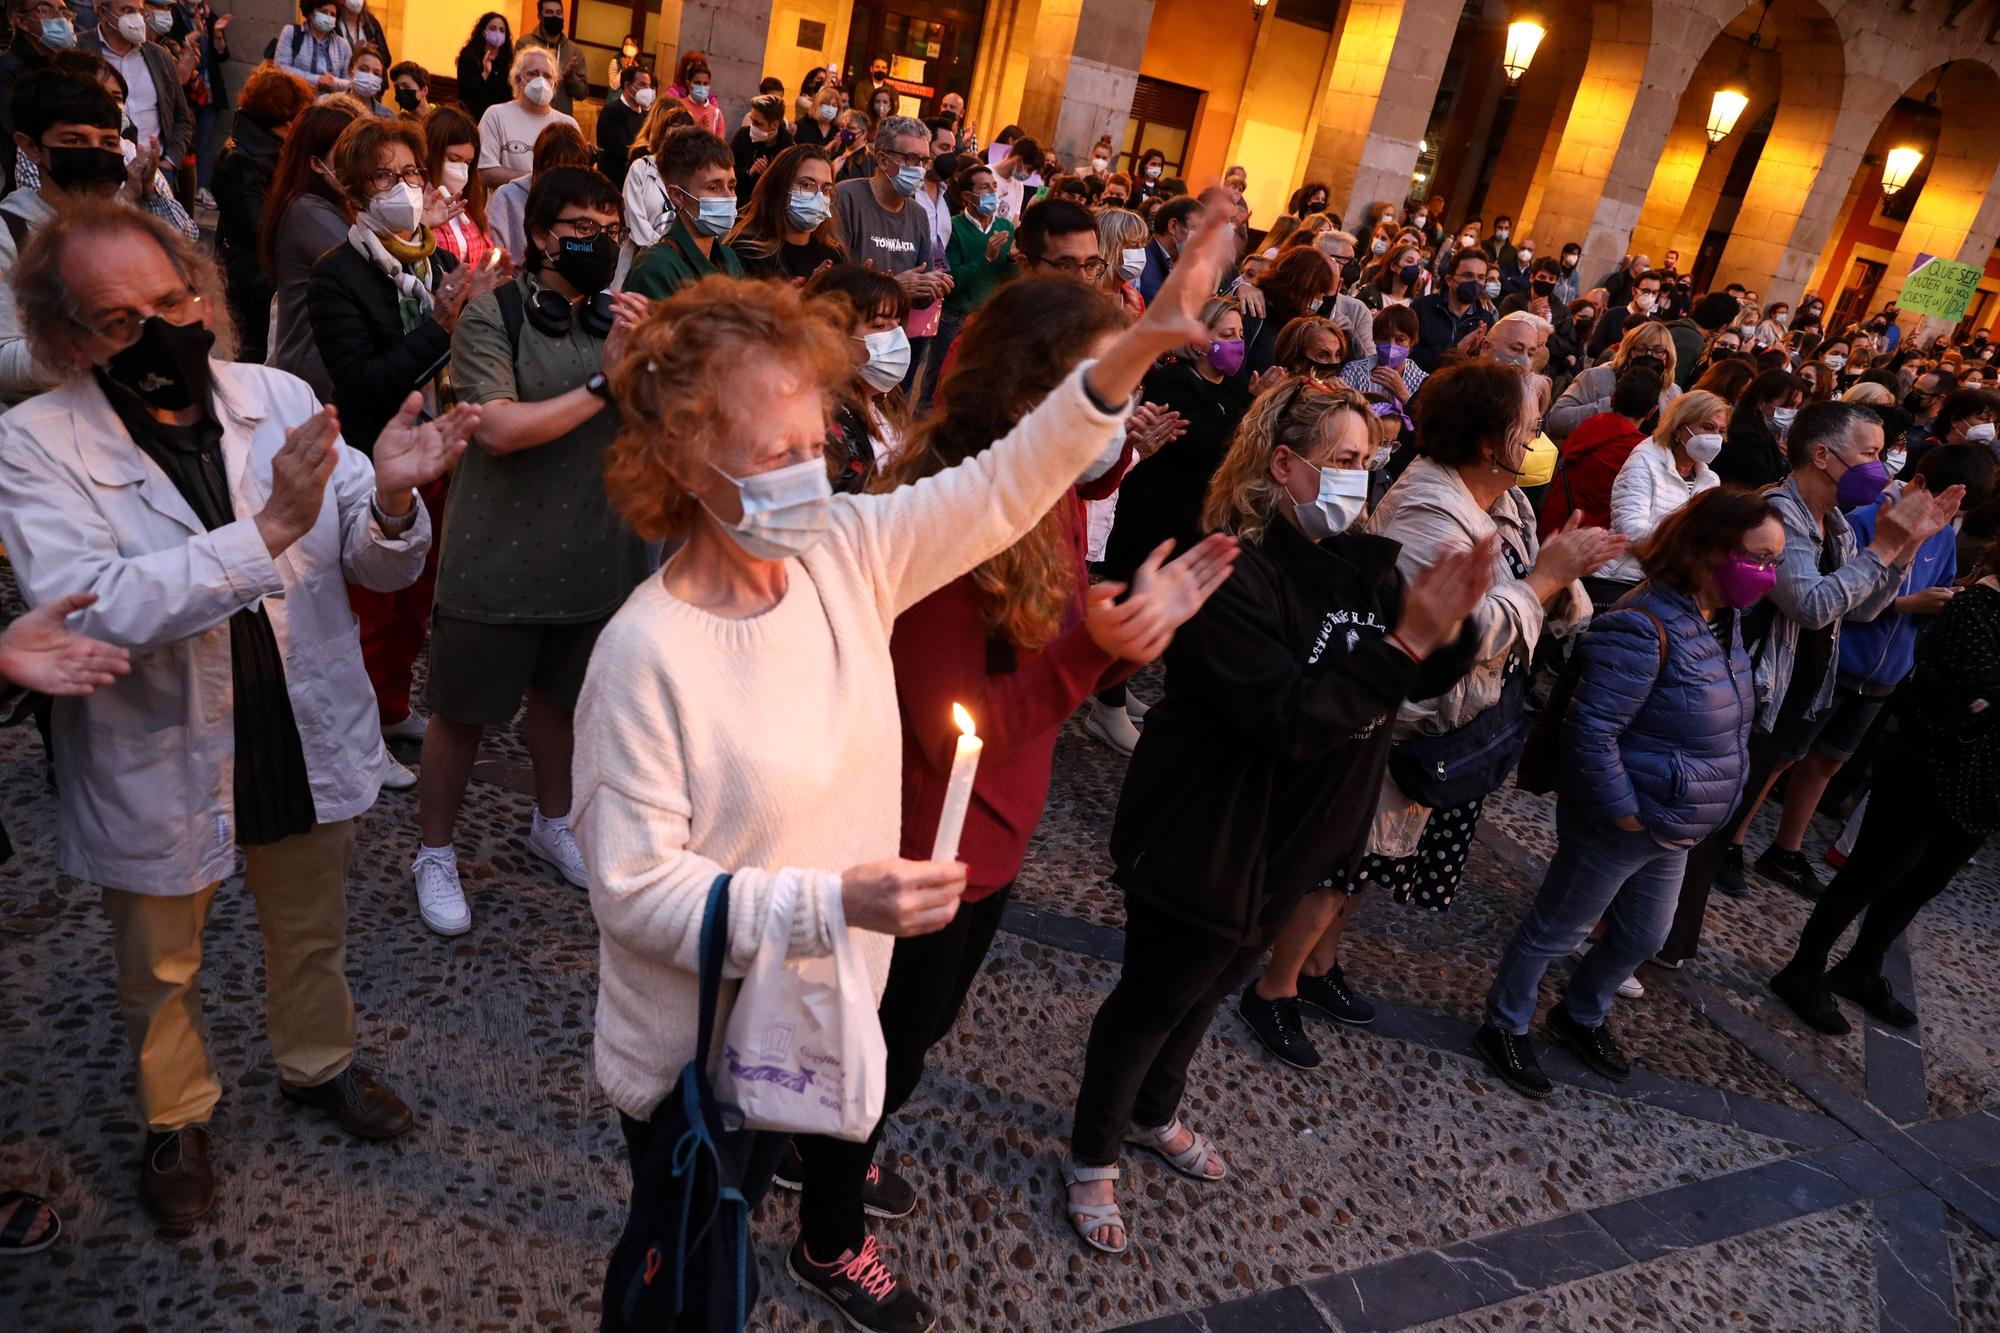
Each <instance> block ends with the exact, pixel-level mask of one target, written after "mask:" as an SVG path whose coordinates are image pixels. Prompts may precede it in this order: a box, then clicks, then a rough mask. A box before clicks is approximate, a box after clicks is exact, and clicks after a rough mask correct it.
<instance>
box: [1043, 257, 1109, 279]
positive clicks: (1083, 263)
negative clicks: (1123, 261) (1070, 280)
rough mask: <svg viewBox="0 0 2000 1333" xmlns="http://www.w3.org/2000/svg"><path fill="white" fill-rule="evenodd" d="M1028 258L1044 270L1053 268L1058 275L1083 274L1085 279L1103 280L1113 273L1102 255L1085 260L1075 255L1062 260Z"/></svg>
mask: <svg viewBox="0 0 2000 1333" xmlns="http://www.w3.org/2000/svg"><path fill="white" fill-rule="evenodd" d="M1028 258H1029V259H1031V260H1033V261H1034V262H1035V263H1036V264H1038V265H1040V266H1041V267H1043V268H1052V269H1054V270H1055V271H1056V272H1058V273H1081V274H1082V275H1083V276H1084V277H1086V278H1090V279H1092V280H1095V279H1098V278H1101V277H1103V276H1104V275H1105V274H1106V273H1108V272H1110V271H1111V265H1110V264H1108V263H1106V262H1105V261H1104V258H1103V256H1101V255H1096V256H1092V257H1091V258H1089V259H1083V260H1079V259H1077V258H1076V257H1075V256H1073V255H1065V256H1064V257H1063V258H1061V259H1039V258H1036V257H1035V256H1034V255H1030V256H1028Z"/></svg>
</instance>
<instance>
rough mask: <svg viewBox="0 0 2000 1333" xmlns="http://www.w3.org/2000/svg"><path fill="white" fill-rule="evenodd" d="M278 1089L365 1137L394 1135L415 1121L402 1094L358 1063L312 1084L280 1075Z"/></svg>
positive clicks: (352, 1132) (385, 1137)
mask: <svg viewBox="0 0 2000 1333" xmlns="http://www.w3.org/2000/svg"><path fill="white" fill-rule="evenodd" d="M278 1091H279V1092H281V1093H283V1094H284V1095H285V1096H286V1097H289V1098H290V1099H291V1100H293V1101H295V1102H298V1103H300V1104H301V1105H305V1106H311V1107H316V1108H317V1109H319V1110H321V1111H324V1112H326V1113H327V1114H328V1115H329V1116H331V1117H333V1122H334V1123H335V1124H336V1125H339V1126H340V1127H341V1128H342V1129H344V1130H346V1131H347V1132H348V1133H350V1134H354V1135H357V1136H359V1137H361V1138H364V1139H393V1138H395V1137H396V1136H397V1135H398V1134H401V1133H402V1132H403V1131H404V1130H406V1129H408V1128H409V1127H410V1126H411V1125H412V1124H413V1123H414V1122H415V1121H416V1116H414V1115H413V1114H411V1111H410V1108H409V1105H408V1104H407V1103H405V1102H404V1101H403V1099H402V1098H401V1097H398V1096H397V1095H396V1094H395V1093H393V1092H391V1091H390V1090H389V1088H388V1086H387V1085H385V1084H383V1083H381V1082H380V1081H378V1080H377V1079H376V1077H375V1075H374V1074H373V1073H372V1072H371V1071H369V1070H366V1069H363V1068H362V1067H361V1066H359V1065H349V1066H348V1067H347V1068H345V1069H343V1070H341V1071H340V1072H339V1073H338V1074H335V1075H334V1076H333V1077H332V1078H330V1079H328V1080H327V1081H326V1082H324V1083H315V1084H313V1085H312V1086H311V1087H309V1088H302V1087H299V1086H298V1085H297V1084H293V1083H287V1082H285V1081H284V1080H283V1079H280V1080H278Z"/></svg>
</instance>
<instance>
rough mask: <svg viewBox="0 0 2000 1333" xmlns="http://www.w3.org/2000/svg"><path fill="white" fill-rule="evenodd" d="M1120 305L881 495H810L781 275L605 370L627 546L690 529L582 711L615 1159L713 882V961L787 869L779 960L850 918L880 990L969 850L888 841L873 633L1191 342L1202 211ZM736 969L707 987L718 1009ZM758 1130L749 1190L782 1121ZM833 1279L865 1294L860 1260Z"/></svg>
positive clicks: (597, 673) (829, 337)
mask: <svg viewBox="0 0 2000 1333" xmlns="http://www.w3.org/2000/svg"><path fill="white" fill-rule="evenodd" d="M1202 236H1203V239H1202V240H1201V241H1200V242H1197V243H1195V244H1194V245H1192V246H1190V248H1189V249H1187V250H1186V251H1184V252H1183V254H1182V256H1181V260H1180V262H1179V263H1178V264H1176V265H1175V268H1174V272H1173V275H1172V276H1171V278H1170V279H1169V280H1168V283H1167V285H1166V286H1165V287H1163V288H1162V289H1161V291H1160V294H1159V296H1158V297H1157V298H1156V299H1155V300H1154V302H1153V304H1152V305H1151V306H1150V307H1149V308H1148V309H1147V311H1146V313H1145V315H1144V316H1143V317H1142V318H1141V319H1140V320H1139V322H1138V323H1136V324H1135V325H1133V326H1132V327H1130V328H1128V329H1126V330H1125V331H1124V332H1122V333H1121V334H1119V335H1118V336H1117V337H1116V338H1115V339H1114V340H1113V341H1111V342H1110V343H1109V344H1108V345H1107V346H1106V347H1105V348H1104V349H1103V350H1102V352H1101V353H1100V354H1099V356H1098V358H1097V360H1095V361H1094V362H1086V363H1085V364H1084V365H1082V366H1081V367H1079V368H1078V370H1077V371H1076V372H1075V373H1073V374H1072V375H1070V376H1069V377H1068V378H1067V379H1066V380H1065V381H1064V382H1063V384H1062V385H1061V387H1059V388H1058V389H1057V390H1056V391H1055V392H1054V393H1053V394H1051V395H1050V396H1049V397H1048V399H1047V400H1045V401H1044V402H1043V403H1042V404H1041V406H1039V407H1037V408H1036V409H1035V410H1034V411H1033V412H1030V413H1029V414H1028V415H1027V417H1026V418H1024V419H1023V420H1022V421H1021V423H1020V424H1019V425H1018V426H1017V427H1016V428H1015V429H1014V430H1013V431H1012V432H1011V433H1010V434H1009V435H1007V436H1006V437H1005V438H1004V439H1002V440H1001V441H1000V442H999V443H997V444H995V445H993V446H992V447H991V448H990V449H987V450H986V451H984V452H982V453H980V454H977V455H975V456H974V457H972V458H969V459H967V460H965V461H964V462H962V463H960V464H959V465H958V466H956V467H953V468H950V469H947V470H945V471H943V472H940V473H937V474H936V475H934V476H930V477H926V478H925V479H924V480H922V481H919V482H917V483H915V484H914V485H911V486H907V487H904V488H902V489H900V490H896V491H892V492H889V493H887V494H880V495H838V496H836V495H832V494H831V492H830V487H829V483H828V478H827V473H826V469H825V466H824V464H823V462H822V451H823V443H824V441H825V439H826V433H827V410H828V397H827V395H828V391H829V390H830V389H832V388H833V387H834V386H836V385H838V384H840V383H842V382H844V381H845V380H846V379H847V377H848V376H849V375H850V373H851V370H852V363H851V361H850V353H849V346H850V342H849V339H848V338H847V336H846V333H845V331H844V330H842V329H838V328H835V327H834V326H833V324H832V323H831V322H829V321H827V320H826V319H825V318H824V317H823V316H821V315H818V314H816V313H814V312H813V311H811V310H809V309H808V308H807V307H806V306H805V305H804V304H803V303H802V302H801V301H800V299H799V296H798V294H797V293H796V292H795V291H794V290H793V289H792V288H790V287H789V286H786V285H783V284H765V283H748V282H732V281H730V280H728V279H725V278H715V277H712V278H708V279H704V280H703V281H702V282H700V283H697V284H694V285H692V286H690V287H688V288H686V289H685V290H683V291H682V292H680V293H678V294H677V295H675V296H674V297H673V298H672V299H670V300H667V301H665V302H662V303H661V304H660V305H658V306H657V307H656V308H655V310H654V312H653V314H652V315H651V316H650V317H649V318H648V320H647V321H646V323H645V324H643V325H642V326H640V328H639V329H638V330H637V331H636V332H635V333H634V335H633V336H632V338H631V340H630V342H629V343H628V344H627V347H628V349H629V350H628V351H627V352H626V354H625V356H624V358H623V360H622V361H621V362H620V363H619V364H618V366H616V367H615V368H614V369H613V371H612V386H613V389H614V391H615V393H616V397H617V399H618V402H619V404H620V407H621V408H622V410H623V412H624V425H623V428H622V430H621V432H620V434H619V437H618V440H617V443H616V444H615V445H614V446H613V448H612V451H611V453H610V455H609V458H608V460H607V465H606V481H607V484H608V485H609V487H610V490H611V494H612V496H613V498H614V500H615V501H616V503H617V504H618V506H619V508H620V509H621V510H622V512H623V513H624V515H625V517H626V519H627V520H628V521H629V522H630V523H631V524H632V526H633V527H634V529H636V530H637V531H638V532H639V533H640V534H641V535H642V536H644V537H646V538H647V539H649V540H661V539H664V538H668V537H679V538H684V539H685V545H683V546H682V547H681V549H680V550H679V552H678V553H677V554H676V555H675V556H674V557H673V559H672V560H670V561H669V562H668V563H667V565H666V567H665V568H664V569H663V570H662V571H661V572H660V574H659V575H658V576H656V577H654V578H651V579H648V580H647V581H646V582H644V583H642V584H641V585H640V586H639V587H638V588H637V589H636V590H635V591H634V592H633V593H632V595H631V597H630V598H629V599H628V600H627V601H626V603H625V606H624V607H623V609H622V610H620V611H619V612H618V614H617V615H616V616H614V617H613V618H612V620H611V622H610V624H609V625H607V626H606V627H605V629H604V632H603V634H602V636H601V637H600V638H599V639H598V643H597V648H596V651H595V653H594V654H593V656H592V658H591V662H590V671H589V675H588V677H587V678H586V680H585V683H584V687H583V693H582V697H581V699H580V700H579V702H578V705H577V710H576V806H575V813H574V815H573V816H572V824H573V827H574V828H575V831H576V836H577V841H578V843H579V845H580V846H581V847H582V850H583V854H584V859H585V861H586V863H587V865H588V867H589V871H590V898H591V908H592V911H593V912H594V913H595V915H596V918H597V924H598V929H599V933H600V943H599V979H598V999H597V1033H596V1043H595V1044H596V1052H595V1054H596V1067H597V1076H598V1080H599V1082H600V1083H602V1084H603V1086H604V1090H605V1092H606V1094H607V1095H608V1096H609V1097H610V1100H611V1102H612V1104H613V1105H614V1106H616V1107H617V1108H618V1111H619V1113H620V1118H621V1124H622V1126H623V1128H624V1130H625V1133H626V1138H627V1144H628V1147H630V1148H631V1149H632V1150H633V1151H632V1155H633V1159H634V1160H635V1161H637V1160H638V1159H639V1158H640V1157H641V1156H642V1150H643V1146H644V1143H645V1141H646V1137H647V1134H648V1132H649V1129H650V1127H649V1126H648V1124H647V1123H646V1122H647V1119H648V1117H649V1116H651V1115H652V1114H653V1112H654V1109H655V1108H656V1107H657V1105H658V1104H659V1102H660V1101H661V1099H662V1098H663V1097H664V1096H665V1095H666V1093H667V1092H668V1091H669V1090H670V1088H671V1087H672V1085H673V1082H674V1080H675V1078H676V1077H677V1074H678V1072H679V1070H680V1068H681V1066H682V1065H683V1064H685V1063H686V1062H687V1061H688V1060H689V1059H690V1058H692V1056H693V1054H694V1051H695V1045H696V1031H695V1028H696V1012H697V999H698V995H697V953H698V941H699V936H700V933H701V922H702V912H703V908H704V906H705V904H706V900H707V896H708V889H709V885H710V883H711V881H712V880H713V879H714V878H715V877H716V876H717V875H718V874H724V873H727V874H730V875H732V876H733V879H732V880H731V884H730V894H729V899H730V912H729V922H728V949H727V960H726V974H727V975H730V976H736V977H740V976H741V975H742V974H743V972H744V970H745V969H746V968H747V967H748V965H749V963H750V962H751V960H752V959H753V958H754V956H755V954H756V951H757V947H758V943H759V940H760V938H761V936H762V934H763V930H764V921H765V916H766V911H767V907H768V905H769V903H770V902H771V899H772V893H773V890H774V888H776V887H777V886H778V885H779V884H780V882H781V881H784V880H786V879H788V878H789V879H791V880H794V881H796V882H797V883H798V885H799V891H798V894H797V897H796V906H795V908H794V909H793V914H792V920H791V950H792V953H793V955H794V956H817V955H824V954H826V953H828V952H830V951H831V949H832V941H833V932H834V931H837V930H842V929H852V930H854V931H855V933H856V943H857V944H858V945H859V952H860V954H861V956H862V958H863V959H864V961H865V962H866V964H867V966H868V969H869V973H870V978H871V980H872V982H873V985H874V991H875V994H874V996H873V997H871V1003H873V1002H874V1001H876V1000H879V999H880V996H881V993H882V987H883V984H884V982H885V981H886V979H887V975H888V964H889V955H890V949H891V945H892V943H893V940H892V938H891V937H892V936H896V935H921V934H925V933H928V932H930V931H934V930H937V929H940V928H941V927H943V926H944V925H945V924H946V923H948V922H949V921H950V920H951V918H952V915H953V914H954V912H955V911H956V909H957V906H958V902H959V895H960V892H961V890H962V889H963V888H964V887H965V878H966V876H965V868H964V867H963V866H962V865H956V864H936V863H930V862H920V861H907V860H901V859H898V858H897V855H896V853H897V850H898V847H899V833H900V820H901V795H900V791H901V783H902V750H901V737H902V724H901V720H900V717H899V714H898V709H897V701H896V680H895V671H894V668H893V666H892V664H891V660H890V656H889V635H890V630H891V628H892V626H893V625H894V623H895V619H896V617H897V615H898V614H900V613H901V612H902V611H903V610H904V609H906V608H907V607H909V606H911V605H913V604H914V603H916V602H918V601H919V600H921V599H922V598H924V597H926V596H928V595H929V594H931V593H932V592H935V591H936V590H937V589H939V588H940V587H942V586H944V585H945V584H947V583H949V582H951V581H952V580H953V579H956V578H957V577H959V576H960V575H961V574H964V573H965V572H966V571H968V570H970V569H972V568H973V567H974V566H976V565H978V564H980V563H981V562H982V561H984V560H986V559H988V558H990V557H991V556H993V555H995V554H997V553H999V552H1000V551H1002V550H1004V549H1006V548H1007V547H1008V546H1011V545H1012V544H1013V543H1014V542H1015V541H1016V540H1018V539H1019V538H1020V537H1021V536H1022V535H1023V534H1024V533H1026V532H1027V531H1028V530H1029V529H1030V528H1032V527H1033V526H1034V525H1035V524H1036V523H1037V522H1038V521H1039V520H1040V519H1041V517H1042V515H1043V514H1045V513H1047V512H1048V510H1049V508H1050V506H1051V505H1053V504H1054V503H1055V502H1056V501H1057V500H1058V499H1059V498H1060V497H1061V496H1062V495H1063V494H1064V492H1066V491H1067V490H1068V489H1069V487H1070V486H1071V485H1072V484H1073V483H1074V482H1075V481H1076V479H1077V477H1078V476H1079V475H1080V474H1082V473H1083V472H1084V471H1085V470H1086V469H1087V468H1088V467H1089V466H1090V465H1091V464H1092V463H1093V462H1094V461H1095V460H1096V459H1097V458H1098V457H1099V456H1100V455H1102V454H1104V453H1105V452H1106V451H1107V446H1110V447H1113V448H1115V447H1116V446H1117V443H1118V434H1119V429H1120V426H1121V423H1122V420H1123V418H1124V416H1125V414H1126V410H1127V406H1128V404H1129V402H1130V400H1131V398H1132V395H1133V394H1134V392H1135V391H1136V390H1137V389H1138V387H1139V382H1140V380H1141V378H1142V377H1143V376H1144V374H1145V372H1146V370H1147V369H1148V368H1149V367H1150V366H1151V365H1152V363H1153V361H1154V359H1155V358H1156V357H1158V356H1160V355H1163V354H1164V353H1167V352H1170V351H1173V350H1176V349H1178V348H1181V347H1185V346H1186V345H1188V344H1189V343H1191V342H1193V341H1194V340H1195V339H1196V338H1197V337H1200V336H1205V335H1203V332H1202V328H1201V324H1200V320H1199V319H1198V315H1199V312H1200V310H1201V306H1202V303H1203V302H1204V301H1205V300H1206V299H1207V297H1208V296H1209V294H1210V293H1212V292H1214V291H1215V289H1216V287H1217V286H1218V285H1219V284H1220V282H1221V279H1222V276H1223V274H1224V272H1225V271H1226V268H1227V265H1228V264H1229V262H1230V261H1231V259H1232V258H1233V250H1232V243H1231V241H1230V236H1231V231H1230V228H1229V227H1228V226H1227V225H1226V220H1224V221H1218V222H1217V223H1216V224H1215V225H1214V226H1211V227H1208V228H1204V229H1203V232H1202ZM733 998H734V990H733V987H726V988H725V990H724V995H723V1006H724V1009H725V1012H726V1010H727V1007H728V1006H729V1004H730V1003H731V1001H732V1000H733ZM764 1137H766V1138H769V1139H771V1140H772V1142H771V1143H770V1144H769V1145H762V1144H760V1145H758V1146H757V1147H755V1148H753V1149H752V1151H751V1153H750V1155H749V1160H750V1161H751V1168H750V1171H749V1172H748V1173H747V1175H746V1178H745V1179H744V1180H743V1181H742V1182H741V1184H742V1188H743V1191H744V1193H745V1195H746V1197H747V1198H748V1199H749V1200H750V1202H751V1204H752V1206H754V1205H755V1202H756V1200H757V1198H758V1197H759V1196H760V1195H761V1194H762V1193H763V1191H764V1189H765V1187H766V1185H767V1183H768V1180H769V1175H770V1170H771V1168H772V1167H773V1166H774V1165H775V1162H776V1159H777V1153H778V1151H779V1149H781V1148H782V1146H783V1140H782V1139H781V1138H778V1137H777V1136H764ZM844 1259H845V1260H846V1262H845V1264H844V1272H845V1275H846V1280H848V1281H849V1282H851V1283H852V1284H854V1285H855V1287H856V1288H857V1289H858V1290H861V1291H865V1292H866V1293H868V1295H869V1297H870V1299H871V1300H874V1301H876V1302H877V1303H880V1304H887V1303H889V1302H891V1301H892V1300H893V1298H894V1295H895V1292H896V1289H897V1286H898V1284H897V1283H896V1281H895V1279H894V1277H893V1275H891V1274H889V1272H888V1270H887V1269H886V1268H884V1267H883V1266H882V1264H881V1261H880V1259H879V1258H877V1257H876V1255H875V1254H874V1250H873V1246H872V1245H871V1246H870V1247H869V1248H868V1250H867V1251H866V1252H864V1253H861V1254H856V1255H848V1256H844Z"/></svg>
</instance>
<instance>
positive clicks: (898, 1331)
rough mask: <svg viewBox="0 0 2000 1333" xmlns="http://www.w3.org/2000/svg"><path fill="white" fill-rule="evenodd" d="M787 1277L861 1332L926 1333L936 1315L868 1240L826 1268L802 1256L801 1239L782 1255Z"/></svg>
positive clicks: (805, 1254) (846, 1252)
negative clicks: (790, 1272)
mask: <svg viewBox="0 0 2000 1333" xmlns="http://www.w3.org/2000/svg"><path fill="white" fill-rule="evenodd" d="M785 1266H786V1267H787V1268H790V1269H791V1270H792V1276H793V1277H795V1278H797V1279H798V1280H799V1281H801V1282H803V1283H805V1284H806V1285H807V1286H808V1287H811V1288H812V1289H813V1290H814V1291H816V1292H818V1293H819V1294H820V1295H822V1296H824V1297H826V1299H827V1300H828V1301H830V1302H831V1303H832V1304H833V1308H834V1309H836V1310H838V1311H839V1312H840V1317H841V1318H842V1319H845V1320H846V1321H847V1322H848V1323H849V1324H851V1325H852V1326H853V1327H855V1328H858V1329H863V1330H865V1331H866V1333H925V1331H926V1330H927V1329H929V1328H930V1327H931V1325H932V1324H934V1323H936V1322H937V1316H935V1315H933V1314H932V1313H931V1307H930V1306H928V1305H926V1304H924V1300H923V1298H922V1297H921V1296H919V1295H917V1293H916V1292H914V1291H912V1290H910V1288H909V1286H908V1285H907V1284H906V1283H904V1282H903V1281H902V1280H901V1279H900V1278H898V1277H897V1276H896V1275H895V1274H894V1273H892V1272H890V1271H889V1269H888V1266H887V1265H885V1264H884V1263H883V1262H882V1254H881V1250H880V1249H879V1248H878V1247H877V1245H876V1243H875V1238H874V1237H873V1236H870V1237H869V1238H868V1239H867V1240H866V1241H865V1242H864V1243H863V1244H862V1246H861V1250H860V1253H858V1254H857V1253H856V1252H855V1251H853V1250H847V1251H845V1252H843V1253H842V1254H841V1256H840V1257H839V1258H838V1259H835V1260H833V1261H831V1262H830V1263H824V1264H823V1263H820V1262H818V1261H817V1260H815V1259H814V1258H813V1257H812V1256H811V1255H809V1254H807V1253H806V1243H805V1241H804V1240H800V1241H798V1242H797V1243H796V1244H794V1245H793V1246H792V1250H791V1253H790V1254H788V1255H786V1256H785Z"/></svg>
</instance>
